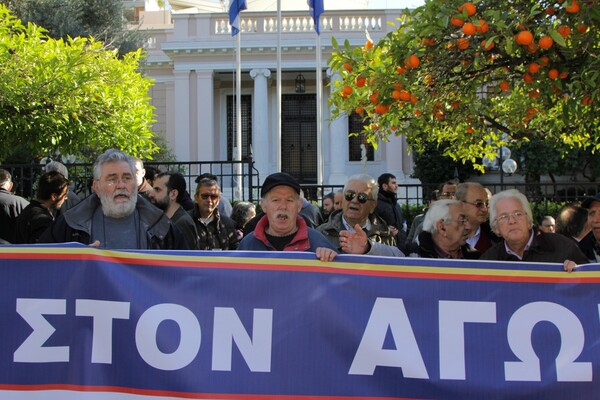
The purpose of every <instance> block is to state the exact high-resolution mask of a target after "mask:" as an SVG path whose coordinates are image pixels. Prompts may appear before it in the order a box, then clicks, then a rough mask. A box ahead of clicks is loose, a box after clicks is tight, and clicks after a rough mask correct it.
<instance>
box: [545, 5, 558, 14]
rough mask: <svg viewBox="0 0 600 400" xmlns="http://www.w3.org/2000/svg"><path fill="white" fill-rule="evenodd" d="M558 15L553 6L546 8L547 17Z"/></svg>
mask: <svg viewBox="0 0 600 400" xmlns="http://www.w3.org/2000/svg"><path fill="white" fill-rule="evenodd" d="M555 13H556V9H555V8H554V7H552V6H550V7H548V8H546V14H547V15H554V14H555Z"/></svg>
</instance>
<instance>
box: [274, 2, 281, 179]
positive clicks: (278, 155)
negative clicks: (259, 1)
mask: <svg viewBox="0 0 600 400" xmlns="http://www.w3.org/2000/svg"><path fill="white" fill-rule="evenodd" d="M275 157H276V160H275V166H276V167H275V169H276V171H281V0H277V137H276V139H275Z"/></svg>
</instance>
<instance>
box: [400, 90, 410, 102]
mask: <svg viewBox="0 0 600 400" xmlns="http://www.w3.org/2000/svg"><path fill="white" fill-rule="evenodd" d="M399 98H400V100H402V101H409V100H410V93H409V92H408V91H406V90H401V91H400V95H399Z"/></svg>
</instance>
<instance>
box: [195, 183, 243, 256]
mask: <svg viewBox="0 0 600 400" xmlns="http://www.w3.org/2000/svg"><path fill="white" fill-rule="evenodd" d="M220 200H221V188H220V187H219V184H218V183H217V181H215V180H214V179H210V178H203V179H200V181H199V182H198V187H197V188H196V194H195V195H194V201H195V202H196V205H195V206H194V209H193V210H191V211H189V213H190V215H191V216H192V219H193V220H194V223H195V224H196V229H197V231H198V249H199V250H235V249H237V247H238V241H239V239H238V236H237V233H236V228H235V223H234V222H233V221H232V220H231V218H229V217H227V216H225V215H221V214H220V213H219V210H218V209H217V206H218V204H219V201H220Z"/></svg>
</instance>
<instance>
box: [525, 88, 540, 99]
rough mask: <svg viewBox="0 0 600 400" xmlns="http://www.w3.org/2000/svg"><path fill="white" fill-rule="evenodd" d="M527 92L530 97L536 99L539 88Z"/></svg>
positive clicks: (538, 94)
mask: <svg viewBox="0 0 600 400" xmlns="http://www.w3.org/2000/svg"><path fill="white" fill-rule="evenodd" d="M528 94H529V97H531V98H532V99H537V98H538V97H540V89H531V90H530V91H529V93H528Z"/></svg>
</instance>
